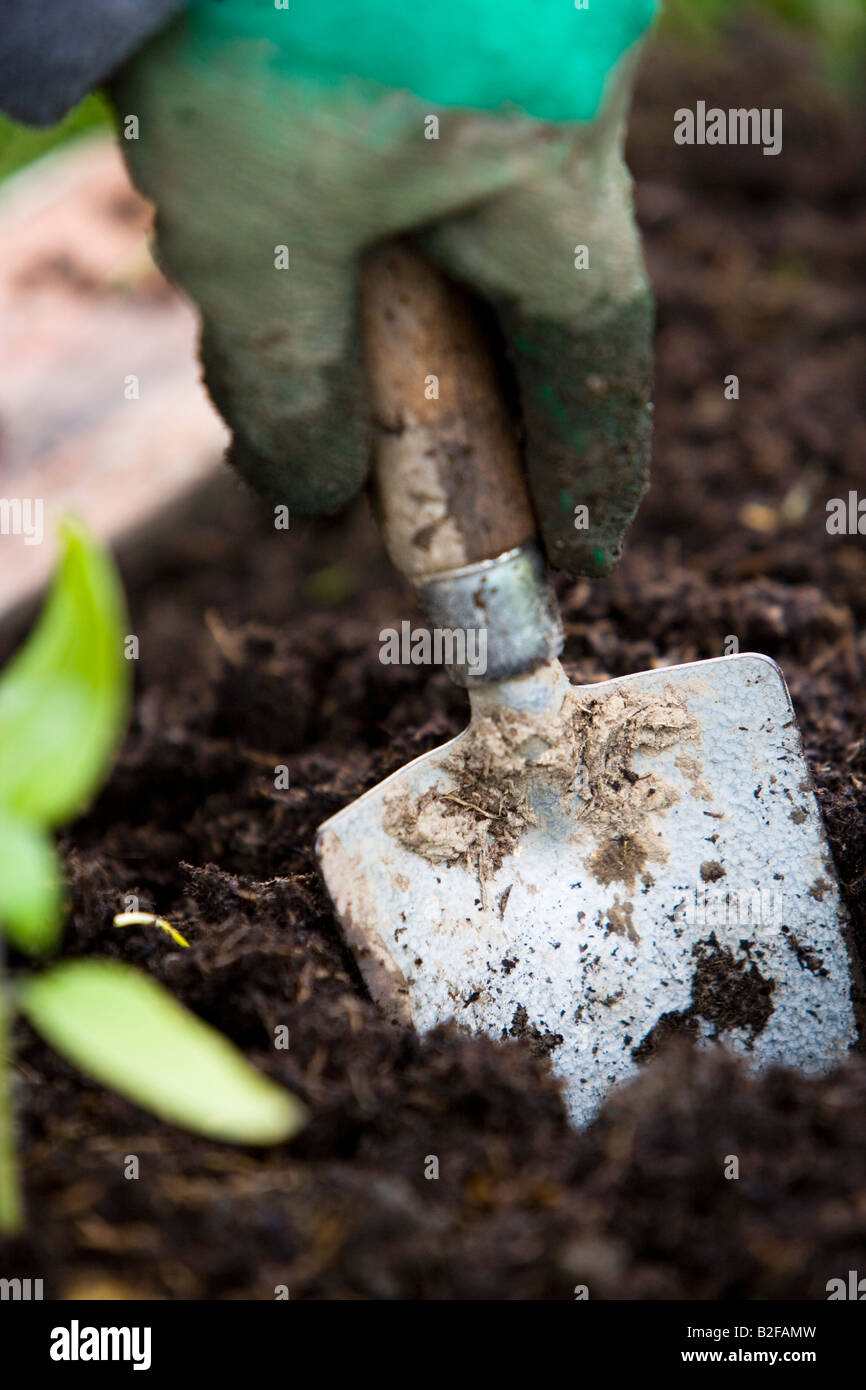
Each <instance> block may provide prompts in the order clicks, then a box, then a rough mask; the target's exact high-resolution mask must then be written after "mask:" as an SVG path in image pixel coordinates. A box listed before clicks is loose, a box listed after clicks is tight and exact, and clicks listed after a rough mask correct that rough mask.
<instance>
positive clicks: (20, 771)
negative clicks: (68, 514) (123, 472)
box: [0, 523, 130, 827]
mask: <svg viewBox="0 0 866 1390" xmlns="http://www.w3.org/2000/svg"><path fill="white" fill-rule="evenodd" d="M63 536H64V541H65V548H64V554H63V557H62V560H61V563H60V568H59V571H58V574H57V576H56V578H55V581H54V584H53V586H52V589H51V592H50V594H49V596H48V599H47V600H46V603H45V606H44V608H43V610H42V613H41V615H40V617H39V621H38V623H37V625H36V627H35V629H34V630H33V632H32V633H31V635H30V637H29V639H28V640H27V642H26V643H25V645H24V646H23V647H22V649H21V650H20V651H19V652H18V654H17V655H16V656H15V657H14V658H13V660H12V661H11V662H10V663H9V665H8V666H7V667H6V670H5V671H4V672H3V675H2V676H0V812H5V813H6V814H7V815H8V816H10V817H12V818H13V819H15V820H19V821H26V822H28V823H30V824H33V825H40V826H45V827H53V826H57V825H61V824H63V822H64V821H68V820H71V819H72V818H73V817H74V816H75V815H77V814H78V813H79V812H80V811H81V810H83V809H84V807H85V806H86V804H87V802H88V801H89V800H90V798H91V797H92V796H93V795H94V794H95V792H96V790H97V789H98V787H99V785H100V783H101V781H102V779H103V777H104V775H105V773H106V771H107V769H108V767H109V765H110V763H111V760H112V758H113V755H114V753H115V750H116V748H117V744H118V742H119V739H120V736H121V734H122V732H123V727H124V724H125V721H126V713H127V707H128V700H129V685H130V681H129V664H128V662H127V661H126V660H125V659H124V655H123V639H124V628H125V607H124V601H123V591H122V589H121V586H120V580H119V579H118V576H117V571H116V569H115V567H114V564H113V561H112V560H111V558H110V556H109V555H108V554H107V553H106V551H104V550H103V549H102V548H101V546H99V545H97V544H96V543H95V541H93V540H92V539H90V537H89V536H87V534H86V533H85V532H84V531H83V530H82V529H81V528H80V527H78V526H76V525H74V524H71V523H67V524H66V525H65V527H64V530H63Z"/></svg>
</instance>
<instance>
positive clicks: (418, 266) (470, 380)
mask: <svg viewBox="0 0 866 1390" xmlns="http://www.w3.org/2000/svg"><path fill="white" fill-rule="evenodd" d="M361 314H362V322H363V329H364V337H365V345H366V353H367V364H368V371H369V376H370V385H371V390H372V395H373V414H374V419H375V430H376V438H375V446H374V455H375V462H374V477H375V486H376V494H377V505H378V509H379V516H380V521H381V525H382V532H383V536H384V540H385V545H386V548H387V550H388V553H389V555H390V557H391V559H392V561H393V563H394V564H395V565H396V566H397V568H398V569H400V570H401V571H402V572H403V573H404V574H405V575H407V576H408V577H409V578H410V579H412V580H414V581H416V582H417V581H418V580H425V579H429V578H431V577H433V576H435V575H438V574H442V573H443V572H445V571H449V570H454V569H458V568H461V567H462V566H464V565H471V564H475V563H476V562H478V561H481V560H490V559H493V558H494V557H495V556H497V555H501V554H502V553H503V552H504V551H507V550H511V549H513V548H514V547H516V546H520V545H523V544H524V542H526V541H528V540H530V539H531V538H532V537H534V535H535V531H536V526H535V519H534V517H533V514H532V508H531V506H530V503H529V499H528V497H527V493H526V486H525V483H524V480H523V474H522V471H521V466H520V456H519V450H518V446H517V440H516V437H515V431H514V426H513V423H512V420H511V418H510V416H509V413H508V410H507V408H506V405H505V401H504V399H503V395H502V388H501V385H500V382H499V378H498V374H497V371H496V367H495V364H494V361H493V358H492V355H491V352H490V349H489V347H488V344H487V341H486V339H485V335H484V332H483V330H482V328H481V326H480V325H479V323H478V322H477V320H476V318H475V315H474V313H473V311H472V308H471V306H470V305H469V304H468V303H467V301H466V300H465V299H464V297H463V295H462V294H461V293H460V291H459V290H458V289H457V288H456V286H454V285H453V284H452V283H451V282H450V281H448V280H446V279H445V277H444V276H442V275H441V274H440V273H439V272H438V271H437V270H436V269H435V268H434V267H433V266H432V265H430V263H429V262H428V261H426V260H425V259H424V258H423V257H422V256H421V255H420V254H419V253H418V252H417V251H415V250H414V249H413V248H411V247H409V246H407V245H406V244H404V243H402V242H390V243H388V244H386V245H384V246H381V247H377V248H376V249H375V250H374V251H372V252H371V253H370V254H369V256H368V257H367V259H366V261H365V264H364V268H363V273H362V278H361Z"/></svg>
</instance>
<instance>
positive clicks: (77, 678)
mask: <svg viewBox="0 0 866 1390" xmlns="http://www.w3.org/2000/svg"><path fill="white" fill-rule="evenodd" d="M124 615H125V610H124V602H123V594H122V590H121V587H120V582H119V579H118V576H117V573H116V571H115V569H114V566H113V564H112V562H111V560H110V558H109V556H108V555H107V554H106V553H105V552H104V551H103V550H102V549H101V548H100V547H99V546H97V545H96V544H95V543H94V542H93V541H92V540H91V539H90V538H89V537H88V536H87V535H86V534H85V533H84V532H83V531H82V530H80V529H79V528H78V527H76V526H73V525H67V526H66V527H65V529H64V554H63V558H62V561H61V565H60V568H59V571H58V574H57V577H56V579H55V582H54V585H53V588H52V590H51V593H50V595H49V597H48V600H47V601H46V604H45V607H44V609H43V611H42V614H41V616H40V619H39V622H38V624H37V626H36V628H35V629H34V631H33V633H32V634H31V636H30V638H29V640H28V641H27V643H26V644H25V646H24V647H23V648H22V650H21V651H20V652H19V653H18V655H17V656H16V657H15V658H14V659H13V661H12V662H11V663H10V664H9V666H8V667H7V668H6V670H5V671H4V673H3V675H2V677H0V943H2V941H3V938H4V937H5V938H6V939H7V940H8V941H9V942H11V943H12V945H13V946H14V947H16V949H17V950H19V951H21V952H24V953H25V954H26V955H30V956H33V957H40V956H45V955H47V954H49V953H50V952H52V951H53V950H54V949H55V948H56V947H57V945H58V944H59V940H60V936H61V931H62V921H63V908H64V892H63V884H62V873H61V869H60V863H59V858H58V854H57V850H56V848H55V846H54V844H53V841H52V839H51V832H52V831H53V830H54V829H56V828H57V826H59V825H62V824H63V823H64V822H66V821H69V820H71V819H72V818H73V817H74V816H76V815H77V814H79V813H80V812H81V811H82V810H83V809H84V807H85V806H86V805H87V803H88V801H89V800H90V799H91V798H92V797H93V795H94V794H95V792H96V790H97V789H98V787H99V786H100V784H101V782H102V780H103V779H104V777H105V775H106V773H107V771H108V768H109V767H110V765H111V762H112V759H113V756H114V753H115V751H116V748H117V744H118V742H119V739H120V737H121V734H122V732H123V728H124V725H125V722H126V714H127V710H128V705H129V674H128V671H129V668H128V665H127V663H126V661H125V660H124V657H123V634H124V630H125V624H124ZM131 917H132V918H133V919H134V920H135V921H139V920H142V918H146V920H147V922H148V923H149V924H151V925H156V926H158V927H160V928H161V929H163V930H168V932H169V935H172V936H174V937H175V939H176V940H178V939H179V944H183V945H186V944H187V943H186V942H184V941H183V938H180V934H179V933H177V932H175V930H174V928H171V927H170V926H169V924H167V923H165V922H164V921H163V920H162V919H160V918H156V917H152V916H151V915H150V914H122V915H121V916H120V917H119V918H118V919H117V925H127V924H131V921H130V918H131ZM2 965H3V962H2V961H0V967H2ZM16 1010H20V1011H21V1013H23V1014H24V1015H25V1017H26V1018H27V1019H28V1020H29V1022H30V1023H31V1025H32V1026H33V1027H34V1028H35V1029H36V1030H37V1032H39V1033H40V1034H41V1035H42V1036H43V1038H45V1040H46V1041H47V1042H49V1043H50V1044H51V1046H52V1047H54V1048H56V1050H57V1051H58V1052H60V1053H62V1054H63V1055H64V1056H65V1057H67V1058H68V1059H69V1060H70V1061H72V1062H74V1063H75V1064H76V1065H77V1066H79V1067H80V1068H81V1070H82V1071H84V1072H86V1073H87V1074H88V1075H89V1076H91V1077H93V1078H94V1079H95V1080H97V1081H101V1082H103V1083H104V1084H105V1085H107V1086H110V1087H112V1088H113V1089H114V1090H116V1091H118V1092H119V1093H120V1094H121V1095H124V1096H126V1097H128V1098H129V1099H130V1100H133V1101H136V1102H137V1103H138V1104H139V1105H142V1106H145V1107H146V1108H147V1109H149V1110H151V1111H153V1113H154V1114H156V1115H158V1116H160V1117H161V1118H163V1119H166V1120H169V1121H172V1122H174V1123H175V1124H179V1125H182V1126H183V1127H184V1128H186V1129H190V1130H193V1131H194V1132H196V1133H199V1134H203V1135H207V1136H208V1137H210V1138H214V1139H220V1140H224V1141H227V1142H233V1143H241V1144H275V1143H280V1142H281V1141H282V1140H284V1139H287V1138H288V1137H289V1136H290V1135H291V1134H293V1133H294V1132H295V1131H296V1130H297V1129H298V1128H299V1127H300V1125H301V1124H302V1123H303V1119H304V1112H303V1108H302V1106H301V1105H300V1103H299V1102H298V1101H297V1100H295V1099H294V1097H292V1096H291V1095H289V1094H288V1092H286V1091H285V1090H283V1089H282V1088H281V1087H279V1086H277V1085H275V1084H274V1083H273V1082H272V1081H270V1080H269V1079H268V1078H267V1077H265V1076H263V1075H262V1074H261V1073H260V1072H257V1071H256V1070H255V1069H254V1068H253V1067H251V1066H250V1065H249V1063H248V1062H247V1061H246V1059H245V1058H244V1057H243V1055H242V1054H241V1053H240V1052H239V1051H238V1050H237V1049H236V1048H235V1047H234V1046H233V1044H232V1043H230V1042H229V1041H228V1039H226V1038H224V1037H222V1036H221V1035H220V1034H219V1033H217V1032H216V1031H215V1030H214V1029H212V1028H210V1027H208V1026H207V1025H206V1024H204V1023H202V1022H201V1020H200V1019H198V1018H196V1017H195V1015H194V1014H191V1013H189V1012H188V1011H187V1010H186V1009H184V1008H183V1007H182V1006H181V1005H180V1004H178V1003H177V1002H176V1000H174V999H173V998H172V996H171V995H170V994H169V993H168V992H167V991H166V990H164V989H163V988H162V987H161V986H160V985H158V984H157V983H156V981H154V980H152V979H150V978H149V977H148V976H147V975H145V974H144V973H143V972H142V971H140V970H136V969H134V968H133V967H132V966H127V965H123V964H121V963H120V962H117V961H110V960H98V959H92V958H81V959H75V960H68V961H64V962H62V963H60V964H58V965H54V966H51V967H50V968H48V969H46V970H44V971H41V972H40V973H38V974H32V975H16V977H15V978H14V979H9V978H8V976H7V974H6V972H5V970H4V969H2V968H0V1230H2V1231H3V1232H5V1233H6V1234H7V1235H11V1234H14V1233H15V1232H16V1231H18V1230H19V1229H20V1227H21V1223H22V1218H23V1205H22V1200H21V1190H20V1178H19V1173H18V1164H17V1157H16V1152H15V1142H14V1123H13V1113H12V1088H11V1084H10V1066H11V1034H12V1020H13V1018H14V1014H15V1011H16Z"/></svg>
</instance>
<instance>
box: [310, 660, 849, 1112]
mask: <svg viewBox="0 0 866 1390" xmlns="http://www.w3.org/2000/svg"><path fill="white" fill-rule="evenodd" d="M471 698H472V719H471V723H470V725H469V728H468V729H467V730H466V731H465V732H464V733H462V734H461V735H459V736H458V737H457V738H455V739H453V740H452V741H451V742H450V743H448V744H446V745H445V746H444V747H443V748H440V749H437V750H435V751H434V752H432V753H428V754H426V755H425V756H424V757H421V758H418V759H416V761H414V762H412V763H410V764H409V766H408V767H406V768H404V769H403V770H402V771H401V772H398V773H395V774H394V775H393V776H392V777H389V778H388V779H387V781H385V782H383V783H382V784H381V785H380V786H378V787H375V788H374V789H373V790H372V791H370V792H367V793H366V795H364V796H362V797H361V798H360V799H359V800H358V801H356V802H354V804H352V805H351V806H348V807H346V809H345V810H344V811H341V812H340V813H339V814H338V815H336V816H333V817H332V818H331V819H330V820H328V821H326V822H325V824H324V825H323V826H322V827H321V829H320V831H319V837H318V855H319V859H320V863H321V867H322V871H323V874H324V877H325V881H326V883H327V886H328V889H329V892H330V894H331V897H332V899H333V901H334V904H335V906H336V910H337V913H338V916H339V919H340V921H341V923H342V925H343V928H344V930H345V933H346V936H347V939H348V941H349V943H350V945H351V946H352V948H353V949H354V951H355V953H356V956H357V959H358V962H359V964H360V967H361V970H362V972H363V974H364V977H365V979H366V981H367V984H368V986H369V988H370V991H371V993H372V995H373V997H374V999H375V1000H376V1001H377V1002H378V1003H379V1004H380V1005H381V1007H382V1008H383V1009H384V1010H386V1011H387V1012H389V1013H390V1014H391V1015H392V1016H395V1017H397V1018H400V1019H402V1020H406V1021H409V1022H411V1023H412V1024H414V1025H415V1027H417V1028H418V1029H419V1030H424V1029H428V1028H430V1027H432V1026H433V1025H434V1024H437V1023H440V1022H442V1021H444V1020H446V1019H455V1020H456V1021H457V1022H458V1023H460V1024H462V1025H465V1026H467V1027H469V1028H471V1029H476V1030H481V1031H484V1032H486V1033H489V1034H492V1035H493V1036H494V1037H524V1038H527V1039H529V1040H531V1041H533V1042H534V1043H535V1044H537V1046H538V1047H540V1048H542V1049H543V1050H544V1051H545V1052H547V1053H549V1056H550V1059H551V1062H552V1065H553V1068H554V1070H555V1071H556V1072H557V1073H558V1074H559V1075H560V1076H561V1077H562V1078H563V1080H564V1081H565V1083H566V1093H567V1097H568V1102H569V1106H570V1110H571V1113H572V1115H573V1117H574V1118H575V1120H577V1121H583V1120H586V1119H587V1118H589V1117H590V1116H591V1115H592V1113H593V1111H594V1110H595V1109H596V1107H597V1106H598V1104H599V1103H600V1101H601V1099H602V1097H603V1096H604V1094H605V1092H606V1091H607V1089H608V1088H609V1087H610V1086H611V1084H612V1083H614V1082H616V1081H618V1080H619V1079H621V1078H623V1077H626V1076H628V1075H629V1074H630V1073H631V1072H633V1071H634V1070H635V1068H636V1067H637V1066H638V1065H639V1064H640V1062H641V1061H642V1060H643V1059H645V1058H647V1057H648V1056H649V1055H650V1054H651V1053H652V1052H653V1050H654V1049H655V1048H656V1046H657V1045H658V1043H659V1042H660V1041H662V1040H663V1039H664V1038H665V1037H667V1036H669V1035H670V1034H671V1033H672V1032H674V1031H678V1032H681V1033H683V1034H687V1035H690V1036H691V1038H692V1039H693V1040H694V1041H696V1042H697V1041H710V1040H716V1039H719V1040H723V1041H724V1042H725V1043H727V1044H728V1045H729V1046H730V1047H731V1048H733V1049H734V1050H735V1051H737V1052H740V1053H744V1054H746V1055H747V1057H749V1058H750V1059H751V1060H752V1061H754V1062H755V1063H757V1064H760V1065H765V1064H767V1063H770V1062H775V1061H778V1062H783V1063H788V1064H792V1065H796V1066H800V1067H803V1068H805V1069H807V1070H817V1069H823V1068H826V1067H828V1066H829V1065H831V1064H832V1063H833V1062H835V1061H836V1060H837V1059H838V1058H839V1057H840V1056H841V1054H842V1053H843V1052H844V1051H845V1049H846V1048H847V1047H848V1046H849V1045H850V1043H851V1042H853V1040H854V1036H855V1019H854V1012H853V1007H852V979H851V967H850V964H849V956H848V949H847V944H846V925H845V918H844V915H843V909H842V906H841V903H840V899H839V893H838V889H837V885H836V879H835V874H834V869H833V865H832V862H831V859H830V854H829V849H828V846H827V842H826V838H825V834H824V828H823V825H822V822H821V817H820V812H819V810H818V806H817V803H816V800H815V796H814V793H813V791H812V788H811V783H810V780H809V774H808V771H807V767H806V763H805V760H804V757H803V752H802V747H801V741H800V735H799V731H798V729H797V725H796V721H795V718H794V713H793V710H792V707H791V701H790V697H789V695H788V691H787V687H786V685H785V682H784V679H783V677H782V675H781V672H780V671H779V669H778V667H777V666H776V665H775V663H774V662H772V661H770V660H769V659H768V658H766V657H763V656H753V655H741V656H733V657H723V658H720V659H718V660H713V661H703V662H697V663H693V664H690V665H687V666H674V667H668V668H666V669H661V670H657V671H649V672H644V673H641V674H638V675H632V676H625V677H622V678H620V679H617V680H610V681H605V682H603V683H602V684H597V685H588V686H578V685H571V684H570V683H569V682H568V680H567V678H566V677H565V674H564V672H563V671H562V669H561V667H560V666H559V664H558V662H553V663H551V664H549V665H546V666H544V667H542V668H541V669H540V670H538V671H536V672H535V673H533V674H532V675H530V676H526V677H523V678H521V679H517V680H512V681H508V682H502V683H500V684H499V685H497V686H493V687H491V688H489V689H482V690H474V691H472V692H471Z"/></svg>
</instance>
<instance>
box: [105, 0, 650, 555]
mask: <svg viewBox="0 0 866 1390" xmlns="http://www.w3.org/2000/svg"><path fill="white" fill-rule="evenodd" d="M654 8H655V0H588V3H587V8H579V7H578V5H577V4H576V3H575V0H437V3H436V4H435V5H433V6H423V5H420V4H414V5H410V4H408V3H406V0H290V3H287V4H286V5H285V6H283V5H282V4H281V0H193V3H191V4H190V5H189V7H188V9H187V11H186V12H185V13H183V14H182V15H181V16H180V18H179V19H177V20H175V21H174V22H173V23H172V25H171V26H170V27H169V28H168V29H166V30H164V31H163V32H162V33H161V34H160V35H159V36H158V37H157V38H155V39H152V40H150V41H149V42H148V43H147V44H146V45H145V47H144V48H142V49H141V50H140V51H139V52H138V53H137V54H136V55H135V56H134V57H133V58H132V59H131V60H130V61H129V62H128V63H127V64H126V65H125V66H124V67H122V68H121V69H120V71H119V72H118V73H117V74H116V76H115V79H114V82H113V84H112V96H113V99H114V102H115V104H116V107H117V111H118V115H119V116H120V117H121V118H122V121H123V123H124V126H125V128H126V129H127V130H130V129H131V130H134V128H135V123H130V122H129V121H128V120H125V118H127V117H129V116H130V115H135V116H136V117H137V118H138V121H137V126H138V138H136V139H128V140H126V141H123V142H122V144H123V148H124V151H125V153H126V156H127V159H128V163H129V166H130V169H131V171H132V175H133V177H134V179H135V181H136V183H137V184H138V186H139V187H140V188H141V189H142V191H143V192H144V193H146V194H147V195H148V196H149V197H150V198H152V199H153V200H154V202H155V203H156V205H157V224H156V227H157V241H158V253H159V257H160V260H161V262H162V264H163V266H164V268H165V270H166V272H167V273H168V275H169V276H170V277H171V278H172V279H174V280H175V281H177V282H178V283H179V284H180V285H181V286H182V287H183V288H184V289H185V290H186V291H187V292H188V293H189V294H190V295H191V296H192V297H193V299H194V300H195V301H196V302H197V303H198V305H199V307H200V309H201V311H202V316H203V335H202V358H203V362H204V369H205V379H206V382H207V385H208V388H209V390H210V391H211V394H212V396H213V398H214V400H215V402H216V404H217V406H218V407H219V409H220V411H221V412H222V414H223V415H224V416H225V418H226V420H227V421H228V423H229V424H230V426H231V427H232V429H233V431H234V445H233V450H232V461H233V462H234V463H235V464H236V465H237V467H238V468H239V469H240V470H241V472H242V473H243V474H244V475H245V476H246V477H247V478H248V479H249V481H250V482H251V483H252V484H253V485H254V486H255V487H256V488H257V489H258V490H259V491H261V492H263V493H264V494H265V495H266V496H268V497H269V498H270V499H271V500H272V501H273V502H275V503H285V504H287V505H288V506H290V507H292V508H295V509H297V510H298V511H301V512H304V513H313V514H315V513H323V512H334V511H336V510H338V509H340V508H341V507H343V506H344V505H345V504H346V503H347V502H348V501H349V500H350V499H351V498H352V497H353V495H354V494H355V493H356V492H357V490H358V489H359V488H360V487H361V486H362V484H363V483H364V480H365V477H366V474H367V470H368V466H369V440H370V423H369V416H368V412H369V406H368V400H367V393H366V391H365V384H364V371H363V353H362V345H361V338H360V331H359V324H358V314H357V277H358V263H359V257H360V255H361V253H362V252H363V250H364V249H365V248H366V247H367V246H369V245H370V244H371V243H373V242H377V241H379V240H382V239H384V238H387V237H390V236H392V235H395V234H398V233H400V234H404V235H405V234H408V235H410V236H412V237H414V238H415V239H416V240H417V241H418V243H419V244H420V245H421V246H422V247H423V249H425V250H426V252H427V253H428V254H429V255H431V256H432V257H433V258H434V259H435V260H437V261H438V262H439V263H440V264H441V265H442V266H443V267H444V268H445V269H446V270H447V271H448V272H449V273H451V274H453V275H454V276H456V277H458V278H459V279H461V280H464V281H467V282H468V283H469V284H470V285H471V286H473V287H474V288H475V290H476V291H477V292H478V293H480V294H481V295H482V296H483V297H484V298H485V299H486V300H487V301H488V303H489V304H490V305H491V306H492V308H493V310H494V312H495V314H496V316H497V317H498V320H499V324H500V326H501V328H502V331H503V334H504V338H505V342H506V345H507V347H508V350H509V352H510V355H511V358H512V361H513V367H514V370H515V375H516V380H517V383H518V386H519V390H520V396H521V402H520V404H521V410H522V414H523V420H524V425H525V432H526V460H527V469H528V474H529V482H530V487H531V491H532V496H533V502H534V506H535V510H536V514H537V516H538V519H539V523H540V527H541V531H542V534H543V538H544V541H545V545H546V547H547V552H548V555H549V558H550V560H551V562H552V563H553V564H554V565H556V566H559V567H563V568H565V569H568V570H570V571H572V572H573V573H583V574H591V575H601V574H607V573H609V571H610V569H611V568H612V566H613V564H614V563H615V561H616V560H617V558H618V556H619V553H620V548H621V544H622V537H623V532H624V530H625V528H626V527H627V525H628V523H629V522H630V521H631V519H632V517H633V515H634V513H635V510H636V508H637V506H638V503H639V501H640V498H641V496H642V494H643V492H644V489H645V487H646V482H647V464H648V452H649V434H650V415H649V411H650V406H649V379H650V341H651V324H652V310H651V302H650V296H649V292H648V289H647V284H646V279H645V275H644V270H643V265H642V260H641V253H640V245H639V239H638V235H637V231H636V229H635V225H634V222H633V217H632V208H631V192H630V181H629V176H628V173H627V170H626V168H625V166H624V164H623V161H622V141H623V129H624V122H625V117H626V111H627V104H628V97H629V86H630V81H631V77H632V74H633V71H634V63H635V57H636V50H637V46H638V40H639V38H640V36H641V35H642V34H643V32H644V31H645V30H646V28H647V26H648V25H649V24H650V22H651V19H652V16H653V13H654ZM430 371H431V373H435V364H434V363H431V365H430ZM423 390H424V383H423V382H420V383H419V391H421V392H423ZM581 508H586V509H587V512H586V513H584V512H583V511H581V510H580V509H581Z"/></svg>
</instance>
